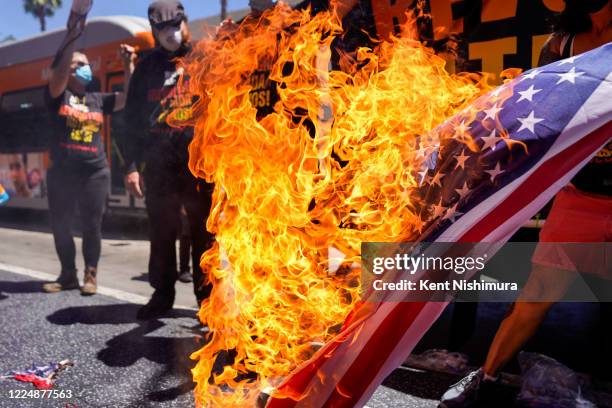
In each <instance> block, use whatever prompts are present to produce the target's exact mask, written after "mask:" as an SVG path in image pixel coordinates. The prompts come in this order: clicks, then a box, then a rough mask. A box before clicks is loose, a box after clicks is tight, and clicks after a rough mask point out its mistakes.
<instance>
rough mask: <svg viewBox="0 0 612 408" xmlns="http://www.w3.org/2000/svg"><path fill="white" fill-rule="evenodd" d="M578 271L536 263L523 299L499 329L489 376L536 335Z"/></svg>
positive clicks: (490, 356)
mask: <svg viewBox="0 0 612 408" xmlns="http://www.w3.org/2000/svg"><path fill="white" fill-rule="evenodd" d="M575 276H576V273H575V272H572V271H568V270H562V269H555V268H549V267H545V266H542V265H536V264H534V265H533V267H532V271H531V276H530V277H529V280H528V281H527V284H526V285H525V287H524V288H523V292H522V293H521V296H520V297H519V299H518V300H517V302H516V303H514V304H513V308H512V309H511V310H510V312H509V314H508V316H506V318H505V319H504V320H503V322H502V324H501V325H500V326H499V329H497V333H496V335H495V339H493V343H492V344H491V347H490V348H489V353H488V354H487V360H486V362H485V365H484V367H483V370H484V372H485V374H488V375H491V376H495V375H496V374H497V373H498V371H499V370H500V369H501V368H502V367H503V366H504V365H505V364H506V363H507V362H508V361H509V360H510V359H511V358H512V357H513V356H514V355H515V354H516V353H518V352H519V350H520V349H521V348H522V347H523V345H524V344H525V343H526V342H527V341H528V340H529V339H530V338H531V336H533V334H534V333H535V332H536V331H537V329H538V327H540V324H542V322H543V321H544V319H545V318H546V314H547V313H548V310H549V309H550V308H551V306H552V305H554V304H555V303H556V302H557V301H558V300H559V299H561V297H562V296H563V295H564V294H565V292H566V290H567V288H568V287H569V285H570V284H571V283H572V282H573V281H574V278H575Z"/></svg>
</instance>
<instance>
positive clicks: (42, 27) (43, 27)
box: [37, 6, 47, 31]
mask: <svg viewBox="0 0 612 408" xmlns="http://www.w3.org/2000/svg"><path fill="white" fill-rule="evenodd" d="M37 13H38V21H40V31H47V20H46V19H45V9H44V7H43V6H40V7H39V8H38V10H37Z"/></svg>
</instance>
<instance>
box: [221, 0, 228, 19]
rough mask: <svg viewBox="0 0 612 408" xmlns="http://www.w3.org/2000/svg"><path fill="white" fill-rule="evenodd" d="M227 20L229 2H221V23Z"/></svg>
mask: <svg viewBox="0 0 612 408" xmlns="http://www.w3.org/2000/svg"><path fill="white" fill-rule="evenodd" d="M226 18H227V0H221V21H224V20H225V19H226Z"/></svg>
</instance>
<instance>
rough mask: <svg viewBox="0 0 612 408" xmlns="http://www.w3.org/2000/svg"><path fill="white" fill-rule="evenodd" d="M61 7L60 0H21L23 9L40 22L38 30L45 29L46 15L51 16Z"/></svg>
mask: <svg viewBox="0 0 612 408" xmlns="http://www.w3.org/2000/svg"><path fill="white" fill-rule="evenodd" d="M60 7H62V0H23V9H24V10H25V12H26V13H29V14H32V15H33V16H34V17H35V18H37V19H38V21H39V22H40V31H45V30H46V29H47V17H53V15H54V14H55V10H57V9H58V8H60Z"/></svg>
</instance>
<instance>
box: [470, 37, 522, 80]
mask: <svg viewBox="0 0 612 408" xmlns="http://www.w3.org/2000/svg"><path fill="white" fill-rule="evenodd" d="M509 54H516V37H509V38H501V39H499V40H492V41H481V42H475V43H471V44H470V47H469V59H470V60H478V59H479V60H481V61H482V71H483V72H491V73H494V74H496V75H499V73H500V72H501V71H503V69H504V55H509Z"/></svg>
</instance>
